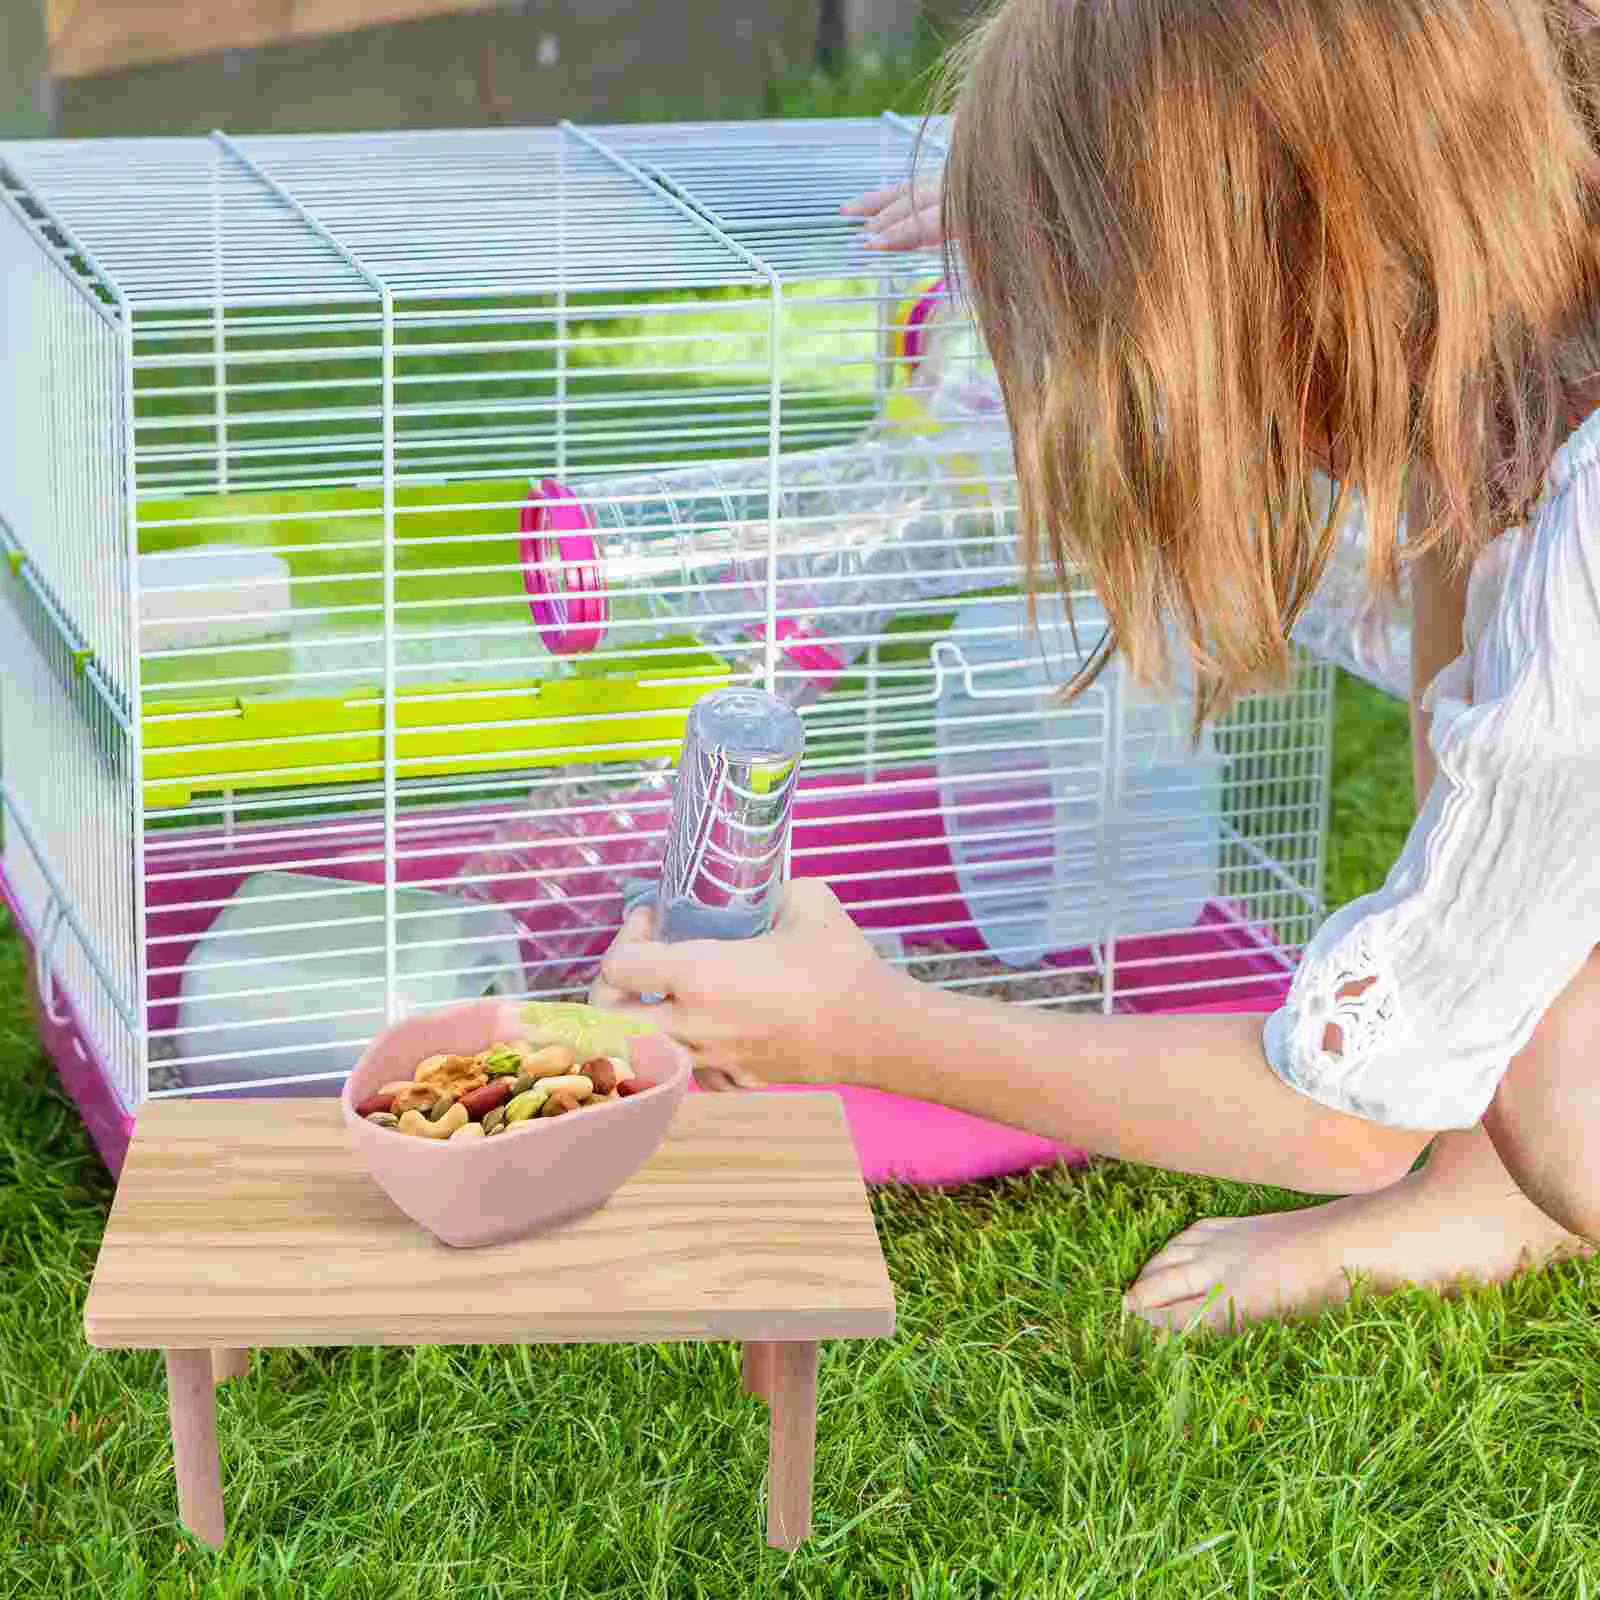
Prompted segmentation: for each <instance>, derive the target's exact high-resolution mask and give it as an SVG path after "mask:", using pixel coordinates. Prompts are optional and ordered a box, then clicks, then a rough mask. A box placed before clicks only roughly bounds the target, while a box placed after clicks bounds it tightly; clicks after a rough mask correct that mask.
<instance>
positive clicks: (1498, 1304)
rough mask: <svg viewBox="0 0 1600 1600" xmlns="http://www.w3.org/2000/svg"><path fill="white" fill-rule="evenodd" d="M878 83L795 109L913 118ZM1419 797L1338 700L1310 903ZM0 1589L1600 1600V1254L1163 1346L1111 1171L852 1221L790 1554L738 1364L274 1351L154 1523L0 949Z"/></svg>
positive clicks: (1175, 1218)
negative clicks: (1, 1062)
mask: <svg viewBox="0 0 1600 1600" xmlns="http://www.w3.org/2000/svg"><path fill="white" fill-rule="evenodd" d="M917 93H918V91H917V89H916V87H915V85H914V84H913V83H912V82H911V81H910V80H909V79H908V78H907V77H906V75H905V74H903V73H900V72H898V71H897V69H895V68H893V67H889V66H885V67H882V68H881V69H880V68H872V67H868V68H866V69H864V70H858V71H857V72H856V73H855V74H854V75H853V76H852V77H851V78H849V79H848V80H846V81H843V82H831V81H822V82H815V81H800V82H795V83H792V84H786V85H781V86H779V87H778V88H777V89H775V90H774V91H773V94H772V96H771V98H770V101H769V104H768V108H767V109H768V110H769V111H770V112H773V113H778V112H781V113H784V114H842V113H861V112H871V111H877V110H879V109H882V108H883V107H884V106H885V105H891V104H892V105H896V106H898V107H899V108H901V109H912V108H914V106H915V104H916V99H917ZM1409 815H1410V778H1409V754H1408V749H1407V741H1406V725H1405V712H1404V708H1403V707H1400V706H1398V705H1395V704H1394V703H1392V702H1390V701H1387V700H1385V699H1383V698H1382V697H1381V696H1379V695H1377V694H1375V693H1373V692H1372V691H1370V690H1368V689H1366V688H1364V687H1363V686H1361V685H1358V684H1355V683H1353V682H1351V681H1349V680H1344V681H1341V684H1340V689H1339V704H1338V729H1337V741H1336V772H1335V783H1334V805H1333V814H1332V846H1331V849H1330V853H1329V884H1328V892H1329V898H1330V901H1331V902H1333V903H1338V902H1340V901H1342V900H1344V899H1347V898H1349V897H1350V896H1352V895H1355V894H1359V893H1361V892H1363V891H1364V890H1366V889H1369V888H1371V887H1373V886H1375V885H1376V884H1377V883H1378V882H1379V881H1381V878H1382V876H1383V874H1384V872H1385V870H1386V868H1387V865H1388V863H1389V862H1390V861H1391V860H1392V859H1393V857H1394V854H1395V852H1396V850H1397V849H1398V847H1399V844H1400V841H1401V839H1402V838H1403V836H1404V833H1405V830H1406V827H1407V825H1408V821H1409ZM0 1048H3V1049H4V1052H5V1061H6V1066H5V1068H4V1069H0V1464H3V1465H0V1600H8V1597H11V1596H23V1597H27V1600H56V1597H61V1600H67V1597H71V1600H77V1597H80V1596H82V1597H90V1596H103V1597H107V1600H110V1597H118V1600H147V1597H148V1600H168V1597H170V1600H188V1597H207V1600H210V1597H216V1600H224V1597H225V1600H276V1597H284V1600H290V1597H293V1600H300V1597H306V1600H320V1597H329V1600H333V1597H339V1600H432V1597H435V1596H445V1595H464V1596H470V1597H473V1600H480V1597H481V1600H500V1597H511V1596H518V1597H522V1596H527V1597H534V1596H537V1597H540V1600H543V1597H546V1596H549V1597H556V1596H564V1597H580V1596H583V1597H588V1596H596V1597H598V1596H607V1597H617V1600H622V1597H627V1600H654V1597H660V1600H678V1597H680V1596H706V1597H713V1596H715V1597H728V1600H756V1597H763V1596H784V1597H790V1596H795V1597H800V1596H805V1597H813V1596H814V1597H819V1600H820V1597H824V1596H826V1597H834V1596H838V1597H846V1596H862V1597H868V1596H883V1597H895V1600H899V1597H904V1600H946V1597H948V1600H957V1597H959V1600H979V1597H994V1600H1013V1597H1015V1600H1052V1597H1055V1596H1061V1597H1067V1596H1083V1597H1118V1600H1120V1597H1128V1600H1179V1597H1184V1600H1188V1597H1193V1600H1201V1597H1205V1596H1213V1595H1230V1596H1234V1595H1236V1596H1250V1597H1254V1596H1258V1595H1259V1596H1263V1597H1267V1596H1280V1595H1284V1596H1286V1595H1289V1594H1305V1595H1308V1596H1328V1597H1343V1600H1350V1597H1354V1596H1367V1595H1374V1596H1377V1595H1381V1596H1384V1597H1393V1600H1404V1597H1409V1596H1413V1595H1415V1596H1424V1595H1437V1596H1443V1597H1447V1600H1460V1597H1466V1596H1475V1595H1485V1596H1488V1595H1495V1596H1552V1597H1557V1596H1559V1597H1562V1600H1587V1597H1588V1596H1589V1595H1590V1594H1591V1593H1592V1594H1594V1595H1595V1596H1596V1597H1597V1600H1600V1379H1597V1371H1600V1363H1597V1357H1600V1334H1597V1331H1596V1327H1595V1322H1594V1317H1593V1313H1592V1309H1591V1307H1592V1301H1593V1295H1594V1291H1595V1289H1596V1288H1597V1287H1600V1267H1591V1266H1573V1267H1567V1268H1564V1269H1561V1270H1559V1271H1557V1272H1554V1273H1551V1274H1547V1275H1543V1276H1537V1277H1532V1278H1526V1279H1523V1280H1520V1281H1518V1282H1516V1283H1514V1284H1512V1285H1511V1286H1509V1287H1507V1288H1504V1289H1499V1290H1489V1291H1477V1292H1472V1293H1470V1294H1467V1295H1465V1296H1464V1297H1462V1298H1461V1299H1459V1300H1454V1301H1441V1300H1439V1299H1437V1298H1434V1297H1432V1296H1428V1295H1425V1294H1420V1293H1410V1294H1401V1295H1393V1296H1388V1297H1383V1298H1370V1297H1367V1296H1365V1295H1360V1294H1358V1295H1357V1297H1356V1299H1355V1300H1354V1301H1353V1303H1352V1304H1351V1305H1350V1306H1348V1307H1346V1308H1344V1309H1342V1310H1340V1311H1339V1312H1337V1313H1333V1314H1330V1315H1328V1316H1326V1317H1324V1318H1323V1319H1321V1320H1320V1321H1319V1322H1317V1323H1315V1324H1309V1325H1304V1326H1298V1327H1294V1328H1283V1327H1267V1328H1261V1329H1258V1330H1256V1331H1254V1332H1252V1333H1251V1334H1250V1335H1248V1336H1247V1337H1245V1338H1243V1339H1240V1340H1237V1341H1234V1342H1227V1343H1225V1342H1219V1341H1214V1340H1204V1339H1184V1340H1178V1341H1171V1342H1168V1343H1166V1344H1164V1345H1156V1344H1153V1343H1152V1342H1150V1341H1147V1340H1145V1339H1142V1338H1140V1337H1138V1336H1137V1334H1136V1331H1135V1329H1134V1328H1132V1327H1130V1326H1129V1325H1127V1324H1126V1323H1125V1322H1124V1320H1123V1319H1122V1317H1121V1314H1120V1312H1119V1310H1118V1295H1119V1291H1120V1289H1121V1288H1122V1286H1123V1285H1124V1284H1125V1283H1126V1281H1127V1280H1128V1279H1129V1278H1130V1277H1131V1276H1132V1274H1133V1273H1135V1272H1136V1271H1137V1269H1138V1267H1139V1265H1140V1263H1141V1262H1142V1261H1143V1260H1144V1259H1145V1258H1146V1257H1147V1256H1148V1255H1149V1254H1150V1253H1151V1252H1152V1251H1153V1250H1154V1249H1155V1248H1156V1247H1157V1246H1158V1245H1160V1244H1161V1243H1162V1242H1163V1241H1164V1240H1165V1239H1166V1238H1167V1237H1169V1236H1170V1235H1171V1234H1172V1233H1173V1232H1174V1231H1176V1230H1177V1229H1179V1228H1181V1227H1183V1226H1184V1225H1186V1224H1187V1223H1188V1222H1190V1221H1192V1220H1193V1219H1194V1218H1196V1217H1198V1216H1201V1215H1204V1214H1206V1213H1208V1212H1216V1211H1221V1212H1229V1213H1242V1212H1250V1211H1257V1210H1262V1209H1267V1208H1282V1207H1285V1206H1291V1205H1295V1204H1298V1203H1303V1197H1298V1196H1294V1195H1291V1194H1287V1193H1284V1192H1281V1191H1272V1190H1253V1189H1249V1188H1246V1187H1243V1186H1238V1185H1228V1184H1221V1183H1214V1182H1209V1181H1204V1180H1198V1179H1191V1178H1185V1177H1175V1176H1172V1175H1169V1174H1165V1173H1161V1172H1156V1171H1152V1170H1149V1169H1145V1168H1138V1167H1132V1166H1128V1165H1124V1164H1117V1163H1103V1162H1102V1163H1096V1164H1095V1165H1093V1166H1091V1167H1090V1168H1089V1169H1087V1170H1084V1171H1076V1172H1054V1173H1048V1174H1040V1175H1035V1176H1032V1177H1028V1178H1026V1179H1021V1180H1015V1181H1009V1182H1004V1183H998V1184H990V1185H982V1186H975V1187H973V1188H971V1189H967V1190H963V1191H960V1192H953V1193H938V1194H931V1193H925V1192H915V1191H907V1192H896V1191H882V1192H879V1193H877V1194H875V1195H874V1199H873V1205H874V1211H875V1214H876V1218H877V1222H878V1227H879V1232H880V1236H881V1238H882V1240H883V1245H884V1249H885V1252H886V1254H887V1257H888V1261H889V1268H890V1272H891V1275H892V1277H893V1280H894V1284H895V1288H896V1293H897V1296H898V1299H899V1307H900V1326H899V1332H898V1334H897V1336H896V1337H895V1338H894V1339H893V1340H892V1341H887V1342H885V1343H883V1344H881V1345H850V1346H839V1347H836V1348H828V1349H825V1351H824V1357H823V1367H822V1374H821V1385H820V1432H819V1440H818V1461H817V1504H816V1537H815V1539H814V1540H813V1542H812V1544H811V1545H810V1546H809V1547H807V1548H806V1549H804V1550H803V1551H801V1552H799V1553H797V1554H795V1555H794V1556H784V1555H780V1554H777V1553H774V1552H770V1551H768V1550H767V1549H766V1548H765V1546H764V1542H763V1534H762V1530H763V1507H762V1504H761V1484H762V1474H763V1468H764V1462H765V1451H766V1435H765V1412H764V1410H763V1409H762V1408H761V1407H760V1406H759V1405H758V1404H757V1403H756V1402H754V1401H752V1400H746V1399H744V1398H742V1397H741V1395H740V1392H739V1384H738V1374H737V1370H736V1365H735V1362H736V1356H735V1352H734V1350H733V1349H732V1348H731V1347H727V1346H714V1345H713V1346H672V1347H662V1348H659V1349H655V1348H653V1349H640V1350H623V1351H608V1350H601V1349H583V1348H543V1347H541V1348H533V1349H527V1348H506V1349H483V1350H476V1351H464V1350H459V1349H452V1348H439V1347H424V1348H421V1349H417V1350H379V1351H367V1350H358V1351H343V1352H322V1353H319V1352H304V1351H273V1352H264V1353H262V1354H261V1355H259V1356H258V1358H257V1361H256V1365H255V1369H254V1371H253V1373H252V1375H251V1376H250V1377H249V1378H248V1379H247V1380H245V1381H244V1382H243V1383H240V1384H234V1385H229V1386H227V1387H226V1388H224V1389H223V1390H222V1391H221V1394H220V1397H219V1427H220V1431H221V1437H222V1449H223V1460H224V1472H225V1475H226V1484H227V1493H228V1501H229V1514H230V1523H231V1530H232V1532H231V1537H230V1541H229V1545H228V1548H227V1550H226V1551H225V1552H224V1553H222V1554H212V1553H210V1552H208V1551H205V1550H203V1549H202V1548H200V1547H199V1546H197V1545H196V1544H195V1543H194V1542H193V1541H192V1540H190V1539H189V1538H188V1537H187V1535H185V1534H183V1533H181V1532H180V1531H179V1530H178V1529H177V1528H176V1525H175V1517H176V1495H175V1490H174V1484H173V1479H172V1468H171V1450H170V1443H169V1438H168V1434H167V1417H166V1402H165V1392H164V1381H163V1377H162V1372H161V1366H160V1359H159V1356H157V1355H155V1354H144V1353H98V1352H92V1351H90V1350H89V1348H88V1347H87V1346H86V1345H85V1343H84V1339H83V1333H82V1307H83V1300H84V1296H85V1293H86V1291H87V1286H88V1281H89V1276H90V1273H91V1271H92V1269H93V1265H94V1258H95V1251H96V1248H97V1246H98V1243H99V1239H100V1236H101V1232H102V1229H103V1227H104V1224H105V1219H106V1215H107V1211H108V1209H109V1206H110V1202H111V1193H112V1191H111V1184H110V1182H109V1180H108V1178H107V1176H106V1174H105V1172H104V1169H103V1168H102V1167H101V1166H100V1165H99V1163H98V1161H97V1159H96V1157H95V1156H94V1154H93V1152H92V1150H91V1147H90V1144H89V1141H88V1138H87V1136H86V1135H85V1134H84V1132H83V1130H82V1128H81V1127H80V1125H79V1123H78V1121H77V1118H76V1115H75V1113H74V1112H73V1110H72V1108H71V1106H70V1105H69V1104H68V1103H67V1102H66V1101H65V1099H64V1097H63V1095H62V1094H61V1092H60V1090H59V1089H58V1087H57V1085H56V1082H55V1079H54V1076H53V1073H52V1071H51V1069H50V1067H49V1066H48V1064H47V1063H46V1062H45V1061H44V1060H43V1058H42V1057H41V1055H40V1053H39V1050H38V1046H37V1042H36V1040H35V1038H34V1035H33V1031H32V1027H31V1023H30V1021H29V1018H28V1014H27V1010H26V1007H25V1003H24V999H23V991H22V963H21V954H20V950H19V947H18V945H17V942H16V940H15V938H14V937H13V936H12V935H11V933H10V932H9V930H4V931H0Z"/></svg>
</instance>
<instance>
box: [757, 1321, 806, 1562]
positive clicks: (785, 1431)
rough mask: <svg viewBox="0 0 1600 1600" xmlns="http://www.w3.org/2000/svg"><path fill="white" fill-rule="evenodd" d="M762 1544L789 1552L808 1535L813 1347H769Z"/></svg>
mask: <svg viewBox="0 0 1600 1600" xmlns="http://www.w3.org/2000/svg"><path fill="white" fill-rule="evenodd" d="M767 1348H768V1350H769V1351H770V1352H771V1354H770V1356H769V1358H768V1359H769V1362H770V1365H769V1368H768V1382H769V1388H768V1390H767V1404H768V1405H769V1406H770V1407H771V1408H772V1416H771V1419H770V1430H769V1433H768V1445H767V1543H768V1544H769V1545H771V1546H772V1548H773V1549H775V1550H793V1549H794V1548H795V1547H796V1546H797V1545H800V1544H803V1543H804V1542H805V1540H806V1539H808V1538H809V1537H810V1535H811V1477H812V1471H813V1468H814V1466H815V1464H816V1456H817V1343H816V1340H814V1339H805V1340H796V1341H794V1342H793V1343H788V1342H785V1343H783V1344H773V1345H769V1346H768V1347H767Z"/></svg>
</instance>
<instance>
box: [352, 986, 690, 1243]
mask: <svg viewBox="0 0 1600 1600" xmlns="http://www.w3.org/2000/svg"><path fill="white" fill-rule="evenodd" d="M607 1069H609V1071H608V1070H607ZM689 1071H690V1062H689V1056H688V1053H687V1052H686V1051H685V1050H684V1049H683V1048H682V1047H681V1046H680V1045H678V1044H676V1043H675V1042H674V1041H672V1040H671V1039H668V1038H667V1037H665V1035H663V1034H660V1033H657V1032H655V1031H654V1030H653V1029H652V1028H651V1027H650V1026H649V1024H648V1023H639V1022H635V1021H633V1020H632V1019H631V1018H624V1017H617V1016H613V1015H611V1014H610V1013H608V1012H604V1011H597V1010H595V1009H593V1008H592V1007H590V1006H585V1005H556V1004H540V1003H535V1004H530V1005H516V1004H513V1003H511V1002H508V1001H504V1000H474V1001H471V1002H469V1003H468V1004H466V1005H459V1006H451V1007H449V1008H448V1009H446V1010H443V1011H432V1012H423V1013H419V1014H418V1015H416V1016H412V1017H407V1018H406V1019H405V1020H404V1021H402V1022H398V1023H396V1024H395V1025H394V1026H393V1027H392V1028H388V1029H386V1030H385V1031H384V1032H383V1033H381V1034H379V1035H378V1037H377V1038H376V1039H374V1040H373V1041H372V1043H371V1045H369V1046H368V1048H367V1050H366V1053H365V1054H364V1055H363V1056H362V1057H361V1060H360V1061H358V1062H357V1063H356V1066H355V1068H354V1070H353V1071H352V1072H351V1074H350V1076H349V1078H348V1079H347V1080H346V1082H345V1086H344V1091H343V1093H342V1095H341V1096H340V1104H341V1107H342V1109H343V1112H344V1119H345V1123H346V1125H347V1126H348V1127H349V1130H350V1137H351V1139H352V1140H353V1142H354V1144H355V1147H356V1149H357V1150H359V1151H360V1153H361V1155H362V1157H363V1159H364V1160H365V1161H366V1163H367V1169H368V1171H369V1172H371V1174H372V1177H373V1180H374V1181H375V1182H376V1183H377V1185H378V1186H379V1188H381V1189H382V1190H383V1192H384V1193H385V1194H387V1195H388V1196H389V1198H390V1199H391V1200H392V1201H394V1203H395V1204H396V1205H397V1206H398V1207H399V1208H400V1209H401V1210H402V1211H403V1212H405V1214H406V1215H407V1216H408V1217H410V1218H411V1219H412V1221H414V1222H416V1223H419V1224H420V1225H421V1226H422V1227H424V1228H426V1229H427V1230H428V1232H429V1233H431V1234H432V1235H433V1236H434V1237H435V1238H436V1239H438V1240H440V1241H441V1242H442V1243H444V1244H448V1245H454V1246H456V1247H457V1248H458V1249H470V1248H474V1247H476V1246H479V1245H487V1244H505V1243H507V1242H508V1241H510V1240H512V1239H520V1238H524V1237H526V1236H527V1235H529V1234H533V1233H539V1232H542V1231H544V1230H545V1229H547V1228H553V1227H555V1226H557V1225H558V1224H559V1223H562V1222H566V1221H570V1220H571V1219H572V1218H574V1217H578V1216H581V1215H583V1214H584V1213H585V1212H588V1211H593V1210H596V1209H597V1208H598V1207H600V1206H602V1205H604V1204H605V1202H606V1201H607V1200H609V1199H610V1198H611V1196H612V1194H613V1193H615V1192H616V1190H617V1189H619V1188H621V1187H622V1185H623V1184H624V1183H626V1182H627V1180H628V1179H629V1178H631V1177H632V1176H633V1174H634V1173H635V1172H637V1171H638V1170H639V1168H640V1167H642V1166H643V1165H644V1164H645V1162H646V1161H648V1160H649V1159H650V1157H651V1156H652V1155H654V1154H655V1152H656V1150H657V1149H658V1148H659V1147H660V1145H661V1142H662V1141H663V1140H664V1139H665V1138H666V1136H667V1128H668V1126H669V1125H670V1124H671V1122H672V1118H673V1114H674V1113H675V1112H676V1111H677V1109H678V1105H679V1103H680V1102H681V1101H682V1099H683V1096H684V1093H685V1091H686V1090H687V1089H688V1086H689Z"/></svg>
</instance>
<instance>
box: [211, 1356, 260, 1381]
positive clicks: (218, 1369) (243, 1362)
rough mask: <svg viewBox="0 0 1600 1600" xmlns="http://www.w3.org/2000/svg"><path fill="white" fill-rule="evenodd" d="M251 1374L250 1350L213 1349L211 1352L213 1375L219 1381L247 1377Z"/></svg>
mask: <svg viewBox="0 0 1600 1600" xmlns="http://www.w3.org/2000/svg"><path fill="white" fill-rule="evenodd" d="M249 1375H250V1352H249V1351H248V1350H213V1351H212V1352H211V1376H212V1377H213V1378H214V1379H215V1380H216V1381H217V1382H218V1383H226V1382H227V1381H228V1379H229V1378H246V1377H248V1376H249Z"/></svg>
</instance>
